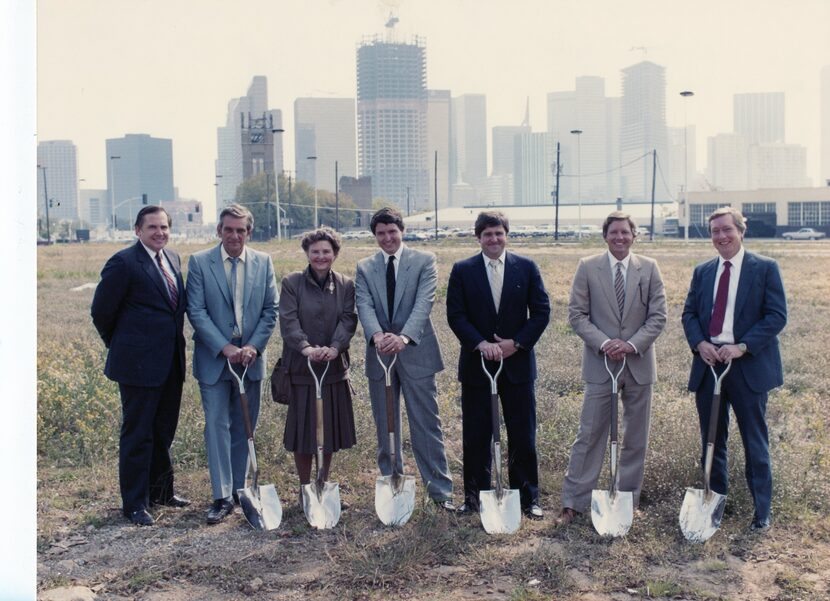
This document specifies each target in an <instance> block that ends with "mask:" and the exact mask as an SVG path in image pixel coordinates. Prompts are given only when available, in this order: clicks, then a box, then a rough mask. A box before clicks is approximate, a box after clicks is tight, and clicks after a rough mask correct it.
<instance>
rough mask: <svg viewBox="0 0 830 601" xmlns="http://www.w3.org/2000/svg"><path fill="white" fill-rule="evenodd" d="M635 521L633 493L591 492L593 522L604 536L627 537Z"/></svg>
mask: <svg viewBox="0 0 830 601" xmlns="http://www.w3.org/2000/svg"><path fill="white" fill-rule="evenodd" d="M633 520H634V497H633V496H632V494H631V491H626V492H623V491H619V490H618V491H616V492H615V493H614V494H612V493H611V492H609V491H607V490H594V491H591V522H592V523H593V524H594V529H595V530H596V531H597V532H598V533H599V534H601V535H602V536H613V537H614V538H617V537H619V536H625V535H626V534H628V530H629V528H631V522H632V521H633Z"/></svg>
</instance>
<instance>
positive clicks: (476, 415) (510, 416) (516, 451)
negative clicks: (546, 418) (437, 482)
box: [461, 374, 539, 508]
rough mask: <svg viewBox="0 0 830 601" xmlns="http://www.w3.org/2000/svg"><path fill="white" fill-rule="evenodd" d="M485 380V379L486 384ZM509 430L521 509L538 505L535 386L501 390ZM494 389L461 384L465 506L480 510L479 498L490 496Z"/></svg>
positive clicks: (502, 383)
mask: <svg viewBox="0 0 830 601" xmlns="http://www.w3.org/2000/svg"><path fill="white" fill-rule="evenodd" d="M483 377H484V375H483V374H482V378H483ZM497 389H498V392H499V397H500V398H501V408H502V415H503V416H504V425H505V429H506V430H507V448H508V458H507V473H508V477H509V481H510V488H511V489H515V490H518V491H519V496H520V497H521V505H522V507H523V508H526V507H529V506H530V505H531V504H533V503H538V502H539V466H538V463H539V461H538V458H537V455H536V396H535V393H534V382H527V383H522V384H512V383H510V382H508V381H507V379H502V380H499V382H498V384H497ZM490 394H491V393H490V385H489V384H487V385H486V386H481V385H478V386H471V385H469V384H465V383H462V384H461V424H462V430H463V441H464V445H463V446H464V502H465V503H467V505H468V506H470V507H474V508H477V507H478V506H479V503H478V496H479V495H478V493H479V492H480V491H482V490H492V486H491V467H492V460H493V457H492V455H491V450H490V446H491V438H492V436H493V426H492V422H493V420H492V416H491V409H490V402H491V401H490Z"/></svg>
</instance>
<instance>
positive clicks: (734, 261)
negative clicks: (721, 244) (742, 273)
mask: <svg viewBox="0 0 830 601" xmlns="http://www.w3.org/2000/svg"><path fill="white" fill-rule="evenodd" d="M745 254H746V251H745V250H744V247H743V244H742V245H741V250H739V251H738V252H737V253H735V256H734V257H732V258H731V259H724V258H723V257H722V256H720V255H718V269H720V268H721V267H723V264H724V263H725V262H726V261H729V263H730V264H731V265H732V268H733V269H740V268H741V265H742V264H743V262H744V255H745Z"/></svg>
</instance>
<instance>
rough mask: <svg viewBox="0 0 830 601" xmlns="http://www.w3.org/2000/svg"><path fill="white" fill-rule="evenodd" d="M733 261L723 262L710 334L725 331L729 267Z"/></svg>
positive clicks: (710, 323)
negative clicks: (724, 320) (724, 319)
mask: <svg viewBox="0 0 830 601" xmlns="http://www.w3.org/2000/svg"><path fill="white" fill-rule="evenodd" d="M730 267H732V263H730V262H729V261H724V262H723V273H721V274H720V280H718V292H717V294H715V308H714V309H713V310H712V321H710V322H709V336H717V335H719V334H720V333H721V332H722V331H723V318H724V317H725V316H726V299H727V297H728V296H729V268H730Z"/></svg>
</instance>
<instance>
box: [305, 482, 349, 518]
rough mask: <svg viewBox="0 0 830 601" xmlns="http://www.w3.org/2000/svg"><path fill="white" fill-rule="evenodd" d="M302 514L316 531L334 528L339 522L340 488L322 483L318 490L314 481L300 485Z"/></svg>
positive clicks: (332, 483) (329, 483) (334, 483)
mask: <svg viewBox="0 0 830 601" xmlns="http://www.w3.org/2000/svg"><path fill="white" fill-rule="evenodd" d="M302 495H303V513H305V517H306V519H307V520H308V523H309V524H311V525H312V526H313V527H314V528H316V529H317V530H328V529H330V528H334V527H335V526H336V525H337V522H339V521H340V486H339V485H338V484H337V483H336V482H324V483H323V486H322V489H318V485H317V482H316V481H312V482H311V483H310V484H303V485H302Z"/></svg>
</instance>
